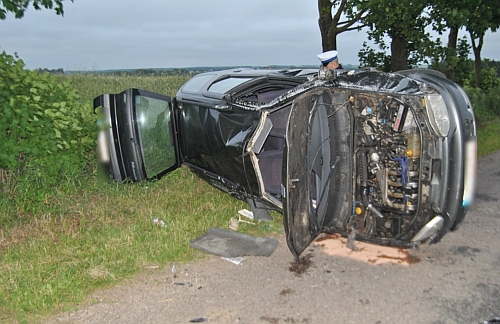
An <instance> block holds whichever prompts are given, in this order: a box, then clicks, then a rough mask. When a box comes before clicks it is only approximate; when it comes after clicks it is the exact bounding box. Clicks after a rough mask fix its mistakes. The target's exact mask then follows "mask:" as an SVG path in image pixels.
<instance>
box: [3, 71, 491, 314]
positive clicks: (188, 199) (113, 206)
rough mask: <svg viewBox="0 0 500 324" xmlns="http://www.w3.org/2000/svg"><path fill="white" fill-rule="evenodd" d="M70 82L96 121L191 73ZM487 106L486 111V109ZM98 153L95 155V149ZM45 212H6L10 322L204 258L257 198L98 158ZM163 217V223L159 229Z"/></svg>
mask: <svg viewBox="0 0 500 324" xmlns="http://www.w3.org/2000/svg"><path fill="white" fill-rule="evenodd" d="M57 78H58V80H59V81H60V82H65V81H70V82H71V83H72V85H73V86H74V87H75V89H77V91H78V93H79V94H80V96H81V100H82V106H83V107H84V109H85V111H86V112H88V118H89V119H91V120H92V122H95V115H93V113H92V105H91V101H92V99H93V98H94V97H95V96H97V95H99V94H101V93H104V92H108V93H118V92H121V91H123V90H125V89H127V88H129V87H137V88H141V89H145V90H150V91H154V92H159V93H162V94H165V95H169V96H174V95H175V93H176V91H177V89H178V88H179V87H180V86H181V85H182V84H183V83H184V82H185V81H186V80H187V79H188V78H189V76H186V75H180V76H169V77H158V76H148V77H124V76H113V75H99V74H90V73H89V74H74V75H61V76H57ZM483 110H484V109H483ZM481 121H482V124H481V125H482V126H481V129H480V131H479V136H478V138H479V152H480V154H488V153H491V152H494V151H496V150H498V149H499V148H500V143H499V141H498V134H499V132H500V127H499V125H500V123H499V122H498V116H496V115H494V114H493V115H491V114H490V115H488V116H487V117H484V118H481ZM90 160H95V154H94V153H92V156H91V158H90ZM43 204H44V206H43V208H39V209H37V210H41V211H40V212H29V211H28V210H27V209H23V208H21V207H19V206H12V205H10V206H3V207H6V208H2V210H1V211H0V221H1V220H2V219H6V221H3V222H2V224H3V225H2V226H3V227H2V228H1V229H0V322H1V323H9V322H12V323H16V322H27V323H31V322H37V321H42V320H43V318H44V316H47V315H49V314H53V313H55V312H58V311H65V310H68V309H74V308H75V307H76V305H78V303H80V302H82V301H83V300H85V298H87V296H88V295H89V293H91V292H92V291H94V290H96V289H99V288H103V287H108V286H111V285H114V284H116V283H117V282H119V281H120V280H123V279H124V278H127V277H130V276H132V275H134V274H136V273H138V272H140V271H141V270H142V269H144V268H145V267H151V266H158V267H160V268H161V267H163V266H165V265H167V264H169V263H171V262H174V261H177V262H182V261H186V260H192V259H194V258H201V257H203V254H202V253H200V252H199V251H197V250H195V249H193V248H191V247H190V246H189V241H190V240H192V239H194V238H196V237H197V236H199V235H200V234H202V233H203V232H205V231H206V230H207V229H208V228H210V227H212V226H216V227H222V228H226V227H227V225H228V222H229V219H230V218H231V217H233V216H235V214H236V213H237V211H238V210H239V209H241V208H247V205H246V204H245V203H243V202H241V201H238V200H236V199H233V198H232V197H230V196H229V195H227V194H226V193H223V192H221V191H219V190H217V189H215V188H213V187H211V186H209V185H208V184H207V183H205V182H203V181H201V180H200V179H199V178H198V177H196V176H195V175H194V174H192V173H191V172H190V171H189V170H188V169H186V168H181V169H179V170H177V171H175V172H173V173H172V174H170V175H168V176H166V177H164V178H162V179H161V180H159V181H155V182H147V183H142V184H114V183H103V182H99V181H97V180H96V172H95V167H94V164H92V165H90V166H89V168H88V169H87V170H83V171H82V172H81V174H74V175H72V176H68V177H67V179H66V180H65V181H64V182H63V183H59V184H58V186H57V188H56V189H55V191H54V193H51V194H47V195H46V196H45V197H44V199H43ZM273 217H274V220H273V221H272V222H270V223H263V224H259V225H258V226H252V225H246V224H242V226H241V227H240V229H242V231H243V232H246V233H250V234H253V235H274V234H280V233H282V231H283V230H282V217H281V215H279V214H277V213H273ZM155 219H157V220H158V221H163V223H164V224H165V225H164V226H158V225H157V223H155V221H154V220H155Z"/></svg>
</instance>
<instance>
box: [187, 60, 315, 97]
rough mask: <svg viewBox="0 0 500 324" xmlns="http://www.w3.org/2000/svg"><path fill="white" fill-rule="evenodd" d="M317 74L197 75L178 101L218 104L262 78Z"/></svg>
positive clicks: (250, 71)
mask: <svg viewBox="0 0 500 324" xmlns="http://www.w3.org/2000/svg"><path fill="white" fill-rule="evenodd" d="M315 73H317V69H283V70H278V69H255V68H233V69H225V70H220V71H210V72H205V73H200V74H197V75H196V76H194V77H192V78H191V79H189V80H188V81H187V82H186V83H185V84H184V85H183V86H182V87H181V88H180V89H179V91H178V92H177V100H178V101H195V102H204V103H207V104H216V103H218V102H220V101H221V100H222V98H223V97H224V95H225V94H227V93H229V92H230V91H231V90H232V89H234V88H235V87H238V86H242V85H243V84H245V83H247V82H251V81H252V80H255V79H257V78H261V77H266V76H269V77H276V78H288V79H289V78H293V79H295V78H297V79H298V78H301V79H303V81H304V82H306V81H307V76H309V75H313V74H315Z"/></svg>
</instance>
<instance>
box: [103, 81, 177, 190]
mask: <svg viewBox="0 0 500 324" xmlns="http://www.w3.org/2000/svg"><path fill="white" fill-rule="evenodd" d="M94 113H97V114H98V127H99V133H98V143H97V148H98V160H99V162H98V174H99V175H100V176H103V177H104V178H105V179H111V180H114V181H118V182H122V181H126V180H131V181H134V182H138V181H142V180H148V179H154V178H159V177H161V176H162V175H164V174H166V173H168V172H170V171H173V170H174V169H176V168H177V167H178V166H179V165H180V159H179V153H178V152H179V147H178V140H177V132H176V122H175V118H174V115H173V104H172V100H171V98H170V97H167V96H164V95H160V94H157V93H153V92H149V91H145V90H139V89H128V90H125V91H123V92H121V93H119V94H103V95H100V96H99V97H97V98H95V99H94Z"/></svg>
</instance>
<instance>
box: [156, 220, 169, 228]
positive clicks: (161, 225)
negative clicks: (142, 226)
mask: <svg viewBox="0 0 500 324" xmlns="http://www.w3.org/2000/svg"><path fill="white" fill-rule="evenodd" d="M153 224H155V225H156V226H160V227H167V224H165V222H164V221H162V220H161V219H158V218H153Z"/></svg>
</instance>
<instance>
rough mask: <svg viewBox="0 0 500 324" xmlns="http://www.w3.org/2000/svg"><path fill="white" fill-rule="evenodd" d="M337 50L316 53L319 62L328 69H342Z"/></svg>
mask: <svg viewBox="0 0 500 324" xmlns="http://www.w3.org/2000/svg"><path fill="white" fill-rule="evenodd" d="M337 55H338V52H337V51H328V52H324V53H321V54H318V55H317V56H318V58H319V60H320V61H321V64H323V66H324V67H325V68H327V69H328V70H337V69H343V67H342V65H340V64H339V58H338V57H337Z"/></svg>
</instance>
